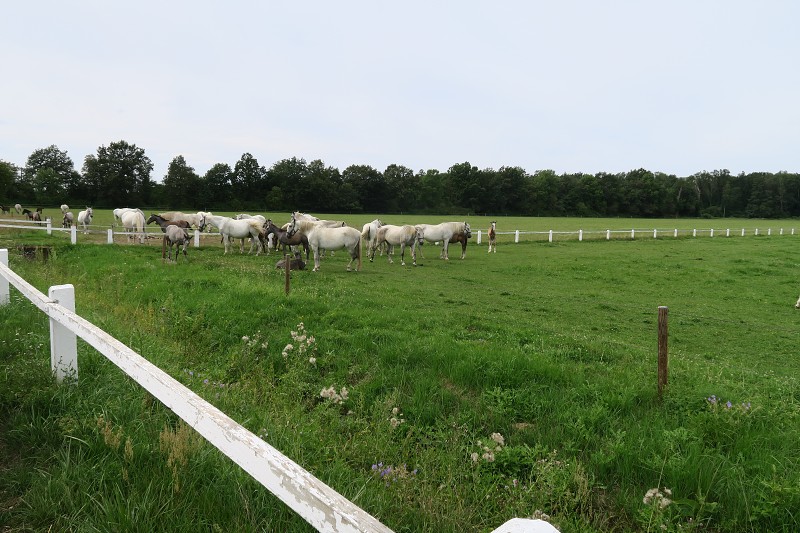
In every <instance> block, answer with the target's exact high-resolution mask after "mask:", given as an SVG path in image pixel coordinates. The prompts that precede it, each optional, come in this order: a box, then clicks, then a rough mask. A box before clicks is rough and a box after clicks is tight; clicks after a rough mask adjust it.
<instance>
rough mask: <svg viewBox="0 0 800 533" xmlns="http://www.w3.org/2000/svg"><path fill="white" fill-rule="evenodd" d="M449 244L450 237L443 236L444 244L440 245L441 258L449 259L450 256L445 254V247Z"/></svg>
mask: <svg viewBox="0 0 800 533" xmlns="http://www.w3.org/2000/svg"><path fill="white" fill-rule="evenodd" d="M449 244H450V239H447V238H445V239H444V244H443V245H442V259H444V260H445V261H449V260H450V257H448V255H447V252H448V250H447V249H448V248H449V246H448V245H449Z"/></svg>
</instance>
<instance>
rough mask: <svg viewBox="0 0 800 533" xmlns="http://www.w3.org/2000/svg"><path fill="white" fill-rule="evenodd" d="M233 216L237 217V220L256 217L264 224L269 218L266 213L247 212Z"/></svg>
mask: <svg viewBox="0 0 800 533" xmlns="http://www.w3.org/2000/svg"><path fill="white" fill-rule="evenodd" d="M233 218H235V219H236V220H247V219H251V218H254V219H256V220H260V221H261V223H262V224H264V223H265V222H266V221H267V218H266V217H265V216H264V215H248V214H247V213H240V214H238V215H236V216H235V217H233Z"/></svg>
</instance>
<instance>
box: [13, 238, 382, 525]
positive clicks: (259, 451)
mask: <svg viewBox="0 0 800 533" xmlns="http://www.w3.org/2000/svg"><path fill="white" fill-rule="evenodd" d="M0 274H2V276H0V277H2V279H3V280H4V281H5V284H4V285H2V284H0V302H8V301H9V294H8V284H9V283H10V284H11V285H13V286H14V287H15V288H16V289H17V290H19V291H20V292H21V293H22V294H23V295H24V296H25V297H26V298H27V299H28V300H30V301H31V302H33V304H34V305H35V306H36V307H38V308H39V309H41V310H42V311H43V312H44V313H45V314H46V315H47V316H48V317H49V318H50V323H51V333H52V336H51V342H50V348H51V362H53V364H54V367H53V371H54V373H55V375H56V377H57V378H58V379H59V380H62V379H64V378H68V377H73V378H74V377H76V376H77V358H76V357H75V354H76V353H77V349H76V338H75V336H76V335H77V336H78V337H80V338H81V339H83V340H84V341H86V342H87V343H88V344H89V345H91V346H92V347H94V348H95V349H96V350H97V351H99V352H100V353H102V354H103V355H104V356H106V357H107V358H108V359H109V360H110V361H111V362H113V363H114V364H115V365H117V366H118V367H119V368H121V369H122V370H123V371H124V372H125V373H126V374H128V376H130V377H131V378H132V379H134V380H135V381H136V382H138V383H139V384H140V385H141V386H142V387H144V388H145V389H146V390H147V391H148V392H149V393H150V394H152V395H153V396H155V397H156V398H158V400H159V401H161V402H162V403H163V404H164V405H166V406H167V407H168V408H169V409H171V410H172V411H173V412H174V413H175V414H176V415H178V416H179V417H181V418H182V419H183V420H184V421H185V422H186V423H187V424H189V425H190V426H192V427H193V428H194V429H195V430H196V431H197V432H198V433H200V434H201V435H202V436H203V437H205V438H206V439H207V440H208V441H209V442H210V443H211V444H213V445H214V446H216V447H217V448H218V449H219V450H220V451H221V452H222V453H224V454H225V455H227V456H228V457H230V458H231V459H232V460H233V461H234V462H235V463H236V464H238V465H239V466H241V467H242V468H243V469H244V470H245V471H247V473H249V474H250V475H251V476H253V477H254V478H255V479H256V480H257V481H258V482H260V483H261V484H262V485H264V487H266V488H267V489H269V491H270V492H272V493H273V494H275V496H277V497H278V498H280V499H281V501H283V502H284V503H285V504H286V505H288V506H289V507H291V508H292V509H293V510H294V511H295V512H297V514H299V515H300V516H301V517H302V518H303V519H305V520H306V521H307V522H308V523H309V524H311V525H312V526H314V527H315V528H316V529H317V530H318V531H331V532H339V531H342V532H353V533H356V532H362V531H375V532H390V531H391V530H390V529H389V528H387V527H386V526H384V525H383V524H381V523H380V522H379V521H378V520H377V519H375V518H374V517H372V516H370V515H369V514H367V513H366V512H365V511H363V510H362V509H361V508H359V507H357V506H356V505H354V504H353V503H352V502H350V501H349V500H347V499H346V498H344V497H343V496H342V495H340V494H339V493H338V492H336V491H334V490H333V489H332V488H330V487H329V486H328V485H326V484H325V483H323V482H322V481H320V480H319V479H317V478H316V477H314V476H313V475H312V474H310V473H309V472H307V471H306V470H304V469H303V468H301V467H300V466H299V465H297V464H296V463H294V462H293V461H292V460H290V459H289V458H288V457H286V456H285V455H283V454H282V453H281V452H279V451H278V450H276V449H275V448H273V447H272V446H270V445H269V444H267V443H266V442H264V441H263V440H261V439H260V438H259V437H257V436H256V435H254V434H253V433H251V432H250V431H248V430H247V429H245V428H244V427H242V426H241V425H239V424H238V423H236V422H235V421H234V420H233V419H231V418H230V417H228V416H227V415H226V414H225V413H223V412H222V411H220V410H219V409H217V408H216V407H214V406H213V405H211V404H210V403H208V402H206V401H205V400H203V399H202V398H201V397H200V396H198V395H197V394H195V393H194V392H192V391H191V390H189V389H188V388H186V387H185V386H183V385H182V384H181V383H180V382H178V381H177V380H175V379H173V378H172V377H171V376H169V375H168V374H166V373H165V372H163V371H162V370H161V369H159V368H158V367H156V366H155V365H153V364H152V363H150V362H149V361H147V360H146V359H145V358H143V357H142V356H141V355H139V354H138V353H136V352H135V351H133V350H132V349H130V348H128V347H127V346H125V345H124V344H122V343H121V342H120V341H118V340H117V339H115V338H114V337H112V336H111V335H109V334H108V333H106V332H105V331H103V330H101V329H99V328H98V327H96V326H94V325H93V324H92V323H90V322H89V321H87V320H85V319H83V318H81V317H80V316H78V315H77V314H75V312H74V311H73V310H72V309H70V308H69V307H70V306H71V307H74V290H73V288H72V286H71V285H60V286H55V287H51V289H50V296H45V295H44V294H42V293H40V292H39V291H38V290H36V288H34V287H33V286H32V285H30V284H29V283H28V282H26V281H25V280H24V279H22V278H21V277H20V276H18V275H17V274H16V273H14V272H13V271H12V270H11V269H10V268H9V267H8V250H5V249H4V250H0ZM70 297H71V301H70V302H66V301H65V300H67V299H69V298H70ZM65 303H67V304H68V305H63V304H65ZM70 304H71V305H70ZM61 328H63V329H64V330H66V331H68V332H69V333H70V334H71V338H70V335H66V334H64V331H59V330H60V329H61Z"/></svg>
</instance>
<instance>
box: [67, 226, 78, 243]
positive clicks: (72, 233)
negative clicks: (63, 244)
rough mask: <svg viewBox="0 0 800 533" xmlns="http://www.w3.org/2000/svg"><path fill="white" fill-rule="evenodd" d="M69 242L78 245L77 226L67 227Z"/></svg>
mask: <svg viewBox="0 0 800 533" xmlns="http://www.w3.org/2000/svg"><path fill="white" fill-rule="evenodd" d="M69 242H70V244H77V243H78V226H70V227H69Z"/></svg>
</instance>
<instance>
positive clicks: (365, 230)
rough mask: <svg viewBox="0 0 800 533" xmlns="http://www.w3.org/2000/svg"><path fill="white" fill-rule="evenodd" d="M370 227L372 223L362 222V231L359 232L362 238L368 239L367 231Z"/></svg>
mask: <svg viewBox="0 0 800 533" xmlns="http://www.w3.org/2000/svg"><path fill="white" fill-rule="evenodd" d="M371 229H372V224H364V231H362V232H361V238H362V239H369V232H370V230H371Z"/></svg>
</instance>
